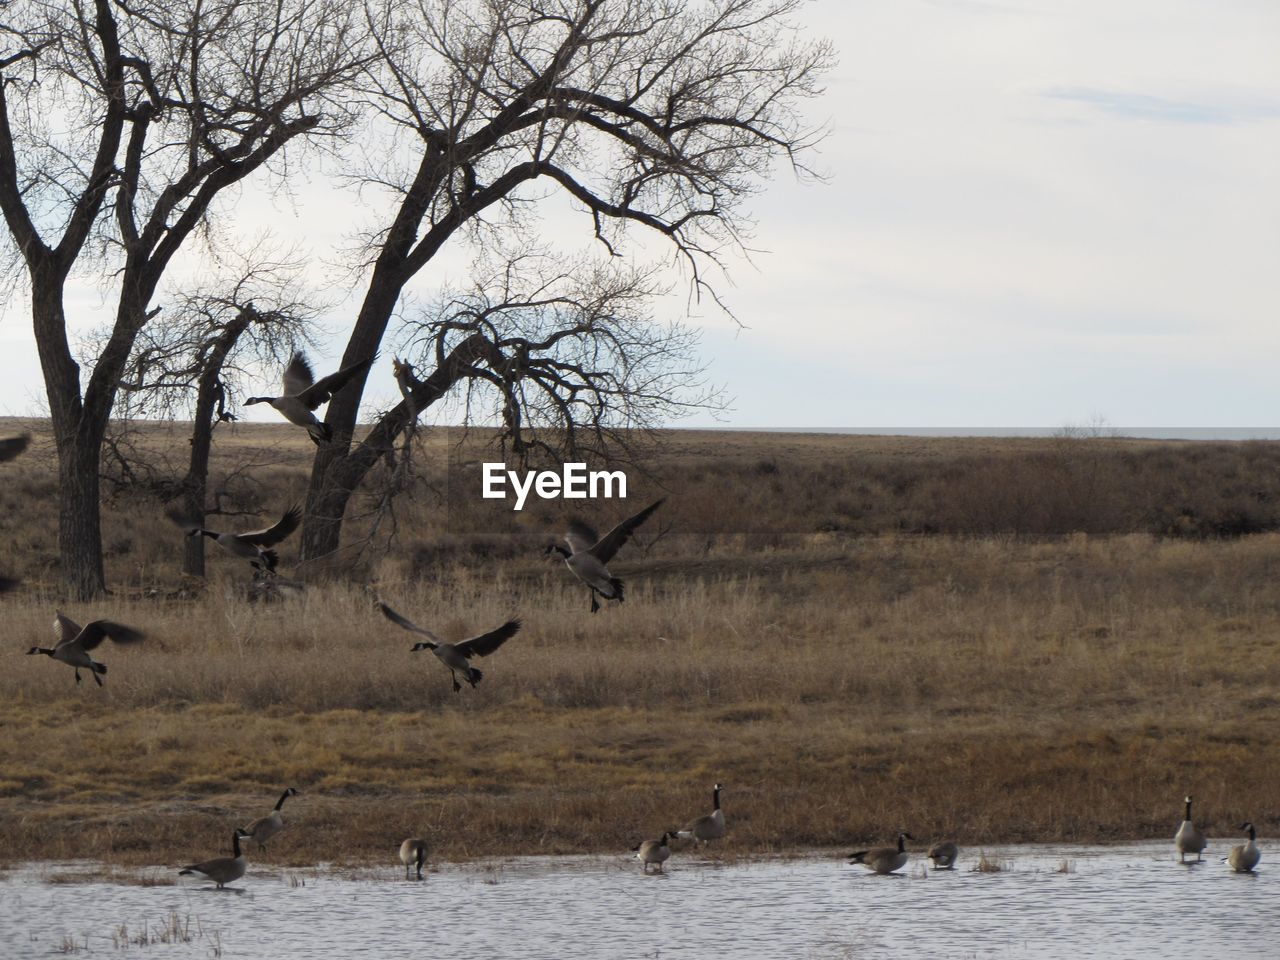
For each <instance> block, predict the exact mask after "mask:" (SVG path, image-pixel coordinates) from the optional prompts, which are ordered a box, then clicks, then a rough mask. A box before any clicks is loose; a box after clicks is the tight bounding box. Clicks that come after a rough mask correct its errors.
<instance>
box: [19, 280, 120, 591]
mask: <svg viewBox="0 0 1280 960" xmlns="http://www.w3.org/2000/svg"><path fill="white" fill-rule="evenodd" d="M64 279H65V276H64V274H63V272H62V271H61V270H60V269H59V268H58V265H57V264H54V263H52V262H51V258H46V259H45V260H43V261H39V262H37V264H36V267H35V269H33V270H32V296H31V314H32V317H31V319H32V323H33V326H34V329H35V333H36V347H37V350H38V352H39V354H40V366H41V370H42V372H43V374H44V382H45V389H46V391H47V395H48V398H49V419H50V421H51V422H52V425H53V436H54V442H55V444H56V446H57V451H58V556H59V559H60V561H61V563H62V582H63V584H64V585H65V586H66V588H67V596H68V599H72V600H78V601H84V600H91V599H93V598H94V597H96V596H98V595H100V594H102V593H104V592H105V591H106V585H107V582H106V576H105V574H104V572H103V567H102V528H101V507H100V504H99V475H98V466H99V463H100V461H101V457H102V437H103V434H104V433H105V431H106V425H107V421H106V418H105V417H102V418H100V419H99V418H92V420H91V419H90V418H87V417H86V416H85V408H84V404H83V403H82V402H81V399H80V366H79V364H77V363H76V362H75V360H74V359H72V357H71V354H70V352H69V351H68V350H67V348H66V315H65V314H64V312H63V306H62V295H63V282H64Z"/></svg>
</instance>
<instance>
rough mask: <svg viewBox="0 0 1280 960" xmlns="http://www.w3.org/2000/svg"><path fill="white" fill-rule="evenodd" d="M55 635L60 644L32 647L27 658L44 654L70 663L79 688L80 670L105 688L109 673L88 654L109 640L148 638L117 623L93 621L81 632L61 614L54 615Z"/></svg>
mask: <svg viewBox="0 0 1280 960" xmlns="http://www.w3.org/2000/svg"><path fill="white" fill-rule="evenodd" d="M53 633H54V636H56V637H58V643H57V644H56V645H55V646H54V647H52V648H49V647H32V648H31V649H30V650H28V651H27V655H28V656H30V655H32V654H36V653H43V654H44V655H45V656H46V657H52V658H53V659H54V660H61V661H62V662H63V663H67V664H70V665H71V666H73V667H75V668H76V684H77V685H79V683H80V668H81V667H83V668H84V669H86V670H89V671H90V672H91V673H92V674H93V679H94V680H95V681H96V682H97V684H98V686H102V674H104V673H106V672H107V665H106V664H105V663H99V662H98V661H97V660H94V659H93V657H91V656H89V651H90V650H93V649H94V648H95V647H97V646H98V644H100V643H102V641H103V639H104V638H106V637H110V638H111V639H112V640H113V641H115V642H116V643H135V642H137V641H138V640H142V639H144V637H145V636H146V635H145V634H143V633H142V631H140V630H135V629H133V627H126V626H125V625H124V624H122V623H116V622H115V621H114V620H93V621H91V622H89V623H87V624H85V626H84V628H83V629H81V627H80V625H79V624H78V623H76V622H75V621H74V620H72V619H71V618H70V617H66V616H63V615H62V613H61V612H60V611H55V613H54V620H53Z"/></svg>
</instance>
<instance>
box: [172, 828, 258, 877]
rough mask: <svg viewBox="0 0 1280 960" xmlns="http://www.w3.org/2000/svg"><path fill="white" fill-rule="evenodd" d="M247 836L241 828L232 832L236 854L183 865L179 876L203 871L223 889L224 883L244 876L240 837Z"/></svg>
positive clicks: (232, 845) (232, 842)
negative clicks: (187, 865) (186, 865)
mask: <svg viewBox="0 0 1280 960" xmlns="http://www.w3.org/2000/svg"><path fill="white" fill-rule="evenodd" d="M243 836H245V832H244V831H243V830H241V829H239V828H237V829H236V832H235V833H233V834H231V849H232V851H233V852H234V854H235V856H231V857H214V858H213V859H212V860H206V861H204V862H203V863H193V864H191V866H189V867H183V868H182V869H181V870H179V871H178V876H180V877H186V876H190V875H191V874H193V873H202V874H204V875H205V876H206V877H208V878H209V879H210V880H212V881H213V882H214V883H216V884H217V885H218V889H219V890H221V889H222V887H223V885H224V884H228V883H232V882H234V881H236V880H239V879H240V878H241V877H243V876H244V866H245V864H244V853H243V852H242V851H241V849H240V838H241V837H243Z"/></svg>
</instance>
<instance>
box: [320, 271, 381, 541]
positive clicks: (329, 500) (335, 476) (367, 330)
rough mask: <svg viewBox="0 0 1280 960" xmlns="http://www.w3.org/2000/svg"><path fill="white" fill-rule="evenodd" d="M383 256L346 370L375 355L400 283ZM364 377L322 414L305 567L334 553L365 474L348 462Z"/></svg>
mask: <svg viewBox="0 0 1280 960" xmlns="http://www.w3.org/2000/svg"><path fill="white" fill-rule="evenodd" d="M384 257H385V259H384V261H383V262H381V263H379V264H378V266H377V267H376V268H375V269H374V275H373V278H372V279H371V280H370V282H369V293H368V294H367V295H366V297H365V301H364V303H363V304H362V305H361V308H360V315H359V316H358V317H357V318H356V325H355V329H353V330H352V332H351V339H350V340H348V341H347V349H346V352H345V353H344V354H343V355H342V366H344V367H345V366H348V365H350V364H353V363H358V362H359V361H361V360H363V359H364V358H365V357H369V356H372V355H373V354H375V353H377V351H378V346H379V345H380V344H381V343H382V336H383V334H384V333H386V330H387V323H388V322H389V321H390V319H391V314H392V311H393V310H394V308H395V304H396V300H397V298H398V297H399V294H400V289H401V287H402V286H403V284H404V279H403V278H402V276H401V270H400V269H398V267H392V266H388V265H387V261H389V260H391V259H392V257H391V255H390V254H384ZM367 377H368V372H367V371H366V372H365V373H364V374H362V375H361V376H358V377H356V378H355V379H354V380H352V381H351V382H350V383H348V384H347V385H346V386H345V387H343V388H342V389H341V390H339V391H338V394H337V396H335V397H334V398H333V399H332V400H331V401H330V402H329V409H328V410H326V411H325V418H324V422H325V423H327V424H328V425H329V426H330V428H332V430H333V440H332V442H330V443H322V444H321V445H320V447H319V449H317V450H316V458H315V460H314V462H313V463H312V465H311V481H310V484H309V485H308V487H307V508H306V520H305V521H304V523H303V526H302V556H301V558H300V559H301V562H303V563H317V562H320V561H322V560H324V559H325V558H327V557H330V556H332V555H333V554H334V553H336V552H337V549H338V545H339V543H340V542H341V540H342V518H343V515H344V514H345V513H346V512H347V502H348V501H349V500H350V499H351V494H352V492H353V491H354V490H355V488H356V486H357V485H358V484H359V483H360V481H361V479H363V478H364V475H365V473H366V472H367V471H368V467H364V468H363V469H361V468H358V467H357V468H355V469H353V468H352V465H351V464H350V463H349V460H350V458H351V456H352V454H351V452H350V451H351V434H352V432H353V431H354V430H355V426H356V416H357V414H358V413H359V412H360V398H361V397H362V396H364V383H365V380H366V378H367ZM397 409H398V408H397ZM393 412H394V411H393ZM390 415H391V414H388V416H390ZM376 462H377V457H374V458H373V460H372V461H371V463H370V465H372V463H376Z"/></svg>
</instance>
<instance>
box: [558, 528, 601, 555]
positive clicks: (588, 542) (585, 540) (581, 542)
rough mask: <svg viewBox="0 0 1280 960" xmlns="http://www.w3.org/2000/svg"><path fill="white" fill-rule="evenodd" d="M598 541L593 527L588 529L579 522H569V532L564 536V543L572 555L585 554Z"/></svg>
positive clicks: (598, 536)
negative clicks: (567, 545)
mask: <svg viewBox="0 0 1280 960" xmlns="http://www.w3.org/2000/svg"><path fill="white" fill-rule="evenodd" d="M599 539H600V534H598V533H596V531H595V528H594V527H589V526H587V524H585V523H583V522H582V521H581V520H570V521H569V532H568V533H566V534H565V535H564V542H565V543H567V544H569V549H570V550H572V551H573V552H574V553H587V552H588V551H589V550H590V549H591V548H592V547H594V546H595V545H596V542H597V541H598V540H599Z"/></svg>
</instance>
